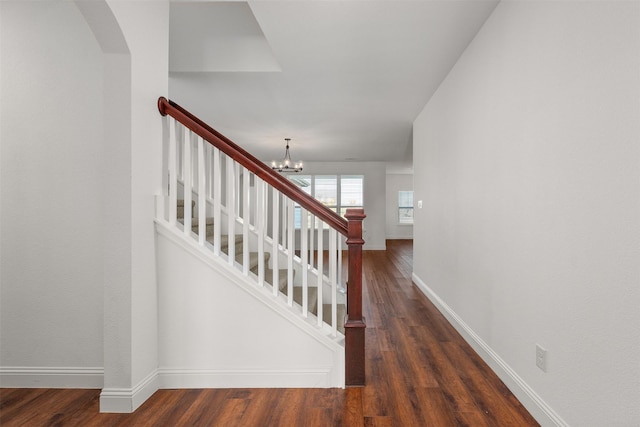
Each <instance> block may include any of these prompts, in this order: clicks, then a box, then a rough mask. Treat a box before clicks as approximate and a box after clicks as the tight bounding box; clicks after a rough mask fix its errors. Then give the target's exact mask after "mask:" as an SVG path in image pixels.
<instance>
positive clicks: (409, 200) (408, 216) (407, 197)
mask: <svg viewBox="0 0 640 427" xmlns="http://www.w3.org/2000/svg"><path fill="white" fill-rule="evenodd" d="M398 224H413V191H398Z"/></svg>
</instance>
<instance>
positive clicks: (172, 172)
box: [169, 118, 184, 226]
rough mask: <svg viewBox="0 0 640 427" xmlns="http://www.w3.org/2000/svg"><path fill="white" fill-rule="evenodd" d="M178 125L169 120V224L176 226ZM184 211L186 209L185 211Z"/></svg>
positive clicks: (171, 119)
mask: <svg viewBox="0 0 640 427" xmlns="http://www.w3.org/2000/svg"><path fill="white" fill-rule="evenodd" d="M177 132H178V123H177V122H176V120H175V119H173V118H170V119H169V224H171V225H173V226H175V225H176V221H177V220H176V218H177V217H178V165H177V161H178V159H177V157H178V156H177V154H176V150H177V144H176V140H177ZM183 211H184V209H183Z"/></svg>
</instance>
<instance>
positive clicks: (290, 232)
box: [286, 197, 295, 306]
mask: <svg viewBox="0 0 640 427" xmlns="http://www.w3.org/2000/svg"><path fill="white" fill-rule="evenodd" d="M286 200H287V302H288V304H289V306H292V305H293V253H294V250H295V246H294V244H293V240H294V239H293V237H294V232H295V228H294V224H293V200H291V199H290V198H288V197H287V198H286Z"/></svg>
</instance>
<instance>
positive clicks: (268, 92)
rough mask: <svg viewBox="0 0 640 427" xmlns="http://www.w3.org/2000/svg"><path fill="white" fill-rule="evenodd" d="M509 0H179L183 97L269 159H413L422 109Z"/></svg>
mask: <svg viewBox="0 0 640 427" xmlns="http://www.w3.org/2000/svg"><path fill="white" fill-rule="evenodd" d="M496 4H497V0H491V1H485V0H469V1H465V0H441V1H436V0H422V1H419V0H414V1H391V0H387V1H380V0H379V1H366V0H365V1H354V0H352V1H291V0H288V1H270V0H263V1H250V2H248V3H247V2H207V1H205V2H202V1H199V2H185V1H177V2H173V3H172V4H171V28H170V61H169V62H170V71H171V73H170V89H169V95H170V97H171V99H173V100H174V101H175V102H177V103H179V104H180V105H182V106H183V107H185V108H187V109H188V110H190V111H191V112H192V113H194V114H195V115H197V116H198V117H200V118H201V119H203V120H205V121H206V122H207V123H209V124H210V125H211V126H213V127H214V128H216V129H217V130H218V131H220V132H222V133H223V134H224V135H226V136H227V137H229V138H231V139H232V140H233V141H234V142H236V143H237V144H239V145H241V146H243V147H244V148H245V149H247V150H248V151H250V152H252V153H253V154H254V155H256V156H257V157H258V158H261V159H262V160H264V161H270V160H274V159H279V158H281V157H282V155H283V152H284V138H285V137H288V138H291V139H292V141H291V152H292V156H293V157H294V160H304V161H345V160H348V161H349V160H350V161H392V162H406V161H410V160H411V151H412V147H411V138H412V135H411V128H412V123H413V120H414V118H415V117H416V116H417V115H418V113H419V112H420V111H421V110H422V108H423V107H424V105H425V104H426V102H427V101H428V99H429V98H430V97H431V95H432V94H433V93H434V91H435V90H436V89H437V88H438V86H439V84H440V82H441V81H442V80H443V79H444V77H445V76H446V75H447V73H448V72H449V70H450V69H451V67H452V66H453V65H454V64H455V62H456V60H457V59H458V57H459V56H460V55H461V53H462V52H463V51H464V49H465V48H466V46H467V45H468V44H469V42H470V41H471V40H472V39H473V37H474V36H475V34H476V33H477V32H478V30H479V29H480V27H481V26H482V24H483V23H484V22H485V20H486V19H487V18H488V16H489V15H490V14H491V12H492V11H493V9H494V8H495V6H496Z"/></svg>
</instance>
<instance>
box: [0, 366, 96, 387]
mask: <svg viewBox="0 0 640 427" xmlns="http://www.w3.org/2000/svg"><path fill="white" fill-rule="evenodd" d="M103 383H104V369H103V368H76V367H27V366H3V367H0V387H6V388H102V385H103Z"/></svg>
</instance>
